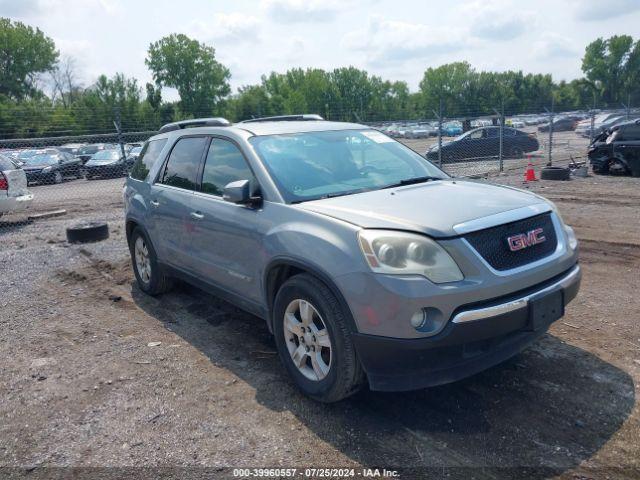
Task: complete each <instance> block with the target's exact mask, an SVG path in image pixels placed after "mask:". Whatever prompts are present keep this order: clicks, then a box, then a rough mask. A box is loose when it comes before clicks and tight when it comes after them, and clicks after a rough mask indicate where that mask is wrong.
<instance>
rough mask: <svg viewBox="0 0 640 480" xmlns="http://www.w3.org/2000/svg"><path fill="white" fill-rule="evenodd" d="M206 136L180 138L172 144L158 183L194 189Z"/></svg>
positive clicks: (206, 140)
mask: <svg viewBox="0 0 640 480" xmlns="http://www.w3.org/2000/svg"><path fill="white" fill-rule="evenodd" d="M208 141H209V139H208V138H207V137H190V138H181V139H180V140H178V141H177V142H176V144H175V145H174V146H173V150H171V155H169V160H167V164H166V165H165V167H164V172H163V174H162V178H161V180H160V183H163V184H165V185H171V186H172V187H180V188H186V189H187V190H195V188H196V178H197V176H198V167H199V166H200V159H201V158H202V152H203V151H204V147H205V145H206V144H207V142H208Z"/></svg>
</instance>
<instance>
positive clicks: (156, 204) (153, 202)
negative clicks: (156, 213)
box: [149, 200, 160, 207]
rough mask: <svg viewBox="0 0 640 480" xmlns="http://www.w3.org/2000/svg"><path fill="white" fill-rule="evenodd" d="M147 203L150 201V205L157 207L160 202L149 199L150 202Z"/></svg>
mask: <svg viewBox="0 0 640 480" xmlns="http://www.w3.org/2000/svg"><path fill="white" fill-rule="evenodd" d="M149 203H151V205H152V206H154V207H159V206H160V202H159V201H157V200H151V202H149Z"/></svg>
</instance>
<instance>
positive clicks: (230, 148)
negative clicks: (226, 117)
mask: <svg viewBox="0 0 640 480" xmlns="http://www.w3.org/2000/svg"><path fill="white" fill-rule="evenodd" d="M236 180H251V184H252V187H254V186H255V181H254V179H253V173H251V170H250V169H249V166H248V165H247V162H246V161H245V159H244V157H243V156H242V153H241V152H240V150H239V149H238V147H236V146H235V145H234V144H233V143H232V142H229V141H227V140H220V139H217V138H214V139H213V140H212V142H211V146H210V147H209V153H208V154H207V160H206V162H205V164H204V171H203V172H202V191H203V192H205V193H211V194H213V195H220V196H222V192H223V190H224V187H225V186H226V185H227V184H228V183H230V182H235V181H236Z"/></svg>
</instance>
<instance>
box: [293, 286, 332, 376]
mask: <svg viewBox="0 0 640 480" xmlns="http://www.w3.org/2000/svg"><path fill="white" fill-rule="evenodd" d="M283 322H284V329H283V331H284V337H285V342H286V345H287V350H288V351H289V355H290V356H291V360H292V361H293V364H294V365H295V366H296V368H297V369H298V371H299V372H300V373H302V375H304V376H305V377H306V378H308V379H309V380H312V381H320V380H322V379H324V378H325V377H326V376H327V375H328V374H329V371H330V369H331V361H332V354H331V348H332V346H331V338H330V337H329V330H328V329H327V326H326V324H325V322H324V320H323V319H322V316H321V315H320V313H318V310H316V308H315V307H314V306H313V305H312V304H311V303H310V302H309V301H307V300H303V299H296V300H293V301H292V302H291V303H289V306H287V309H286V310H285V312H284V318H283Z"/></svg>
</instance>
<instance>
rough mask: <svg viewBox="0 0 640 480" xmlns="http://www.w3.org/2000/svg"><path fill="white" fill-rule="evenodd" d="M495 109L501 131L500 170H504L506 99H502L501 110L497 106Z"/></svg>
mask: <svg viewBox="0 0 640 480" xmlns="http://www.w3.org/2000/svg"><path fill="white" fill-rule="evenodd" d="M493 111H494V112H495V113H496V115H498V125H499V128H500V130H499V133H500V148H499V151H498V162H499V164H500V172H502V171H504V152H503V148H504V99H502V100H501V101H500V111H498V110H496V109H495V108H494V109H493Z"/></svg>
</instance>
